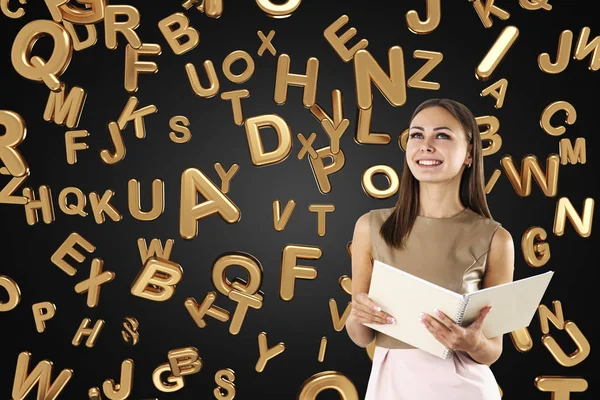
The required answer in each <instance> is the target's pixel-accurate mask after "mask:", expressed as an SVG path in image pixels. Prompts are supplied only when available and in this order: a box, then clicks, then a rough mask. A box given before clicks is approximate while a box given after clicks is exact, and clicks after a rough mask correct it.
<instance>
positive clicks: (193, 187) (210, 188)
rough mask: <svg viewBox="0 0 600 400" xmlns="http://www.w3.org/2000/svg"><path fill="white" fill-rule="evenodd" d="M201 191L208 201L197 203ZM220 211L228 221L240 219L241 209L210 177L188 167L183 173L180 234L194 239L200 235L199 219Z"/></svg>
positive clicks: (222, 216) (233, 221)
mask: <svg viewBox="0 0 600 400" xmlns="http://www.w3.org/2000/svg"><path fill="white" fill-rule="evenodd" d="M198 193H200V194H201V195H202V196H204V197H205V198H206V201H204V202H202V203H197V194H198ZM215 213H219V215H220V216H221V218H223V219H224V220H225V221H226V222H228V223H230V224H233V223H236V222H238V221H239V220H240V218H241V213H240V209H239V208H238V207H237V206H236V205H235V204H234V203H233V202H232V201H231V200H230V199H229V197H227V196H225V195H224V194H223V193H221V191H220V190H219V188H218V187H216V186H215V184H214V183H212V181H211V180H210V179H208V178H207V177H206V175H204V174H203V173H202V171H200V170H198V169H195V168H188V169H186V170H185V171H183V173H182V174H181V203H180V207H179V234H180V235H181V237H182V238H184V239H194V238H195V237H196V236H197V235H198V220H199V219H201V218H204V217H207V216H209V215H212V214H215Z"/></svg>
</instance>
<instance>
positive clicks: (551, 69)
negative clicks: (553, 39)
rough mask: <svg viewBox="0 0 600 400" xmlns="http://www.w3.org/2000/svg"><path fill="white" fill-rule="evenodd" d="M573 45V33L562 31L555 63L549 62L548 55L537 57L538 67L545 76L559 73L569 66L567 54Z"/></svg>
mask: <svg viewBox="0 0 600 400" xmlns="http://www.w3.org/2000/svg"><path fill="white" fill-rule="evenodd" d="M572 45H573V32H571V31H570V30H568V29H567V30H564V31H562V32H561V34H560V37H559V38H558V51H557V53H556V63H552V62H551V61H550V55H549V54H548V53H542V54H540V55H539V56H538V59H537V61H538V66H539V67H540V69H541V70H542V71H544V72H545V73H547V74H558V73H561V72H563V71H564V70H565V68H567V66H568V65H569V60H570V58H569V54H570V53H571V46H572Z"/></svg>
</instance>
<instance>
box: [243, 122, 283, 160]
mask: <svg viewBox="0 0 600 400" xmlns="http://www.w3.org/2000/svg"><path fill="white" fill-rule="evenodd" d="M263 127H271V128H273V129H275V132H276V133H277V138H278V145H277V148H276V149H275V150H272V151H270V152H265V151H264V146H263V144H262V139H261V136H260V132H259V130H260V128H263ZM245 128H246V137H247V138H248V147H249V149H250V155H251V156H252V163H253V164H254V165H256V166H261V165H269V164H276V163H279V162H282V161H284V160H285V159H286V158H287V157H288V156H289V155H290V153H291V151H292V134H291V132H290V127H289V125H288V124H287V123H286V122H285V120H284V119H283V118H281V117H280V116H279V115H276V114H267V115H258V116H256V117H250V118H247V119H246V122H245Z"/></svg>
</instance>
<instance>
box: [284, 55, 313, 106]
mask: <svg viewBox="0 0 600 400" xmlns="http://www.w3.org/2000/svg"><path fill="white" fill-rule="evenodd" d="M318 76H319V60H317V59H316V58H314V57H311V58H309V59H308V60H307V61H306V75H299V74H292V73H290V56H288V55H287V54H281V55H280V56H279V59H278V60H277V76H276V77H275V94H274V97H273V99H274V100H275V103H277V104H285V102H286V100H287V89H288V86H289V85H291V86H300V87H303V88H304V89H303V90H304V94H303V96H302V104H304V107H306V108H310V107H312V106H313V105H314V104H315V99H316V97H317V78H318Z"/></svg>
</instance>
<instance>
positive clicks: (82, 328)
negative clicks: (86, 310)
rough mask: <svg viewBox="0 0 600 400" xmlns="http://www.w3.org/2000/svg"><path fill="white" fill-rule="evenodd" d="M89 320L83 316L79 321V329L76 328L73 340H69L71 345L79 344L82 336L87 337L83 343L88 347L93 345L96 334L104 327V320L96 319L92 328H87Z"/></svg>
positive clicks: (96, 337)
mask: <svg viewBox="0 0 600 400" xmlns="http://www.w3.org/2000/svg"><path fill="white" fill-rule="evenodd" d="M90 322H92V321H91V320H90V319H89V318H84V319H83V321H81V324H80V325H79V329H77V332H75V336H73V340H72V341H71V344H72V345H73V346H79V345H80V344H81V339H82V338H83V337H84V336H87V337H88V338H87V340H86V341H85V345H86V346H87V347H89V348H92V347H94V345H95V344H96V340H97V339H98V335H100V331H102V328H103V327H104V320H101V319H99V320H98V321H96V323H95V324H94V327H93V328H88V326H89V325H90Z"/></svg>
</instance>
